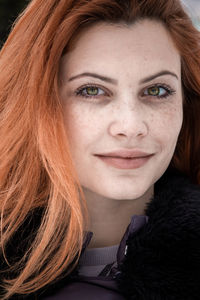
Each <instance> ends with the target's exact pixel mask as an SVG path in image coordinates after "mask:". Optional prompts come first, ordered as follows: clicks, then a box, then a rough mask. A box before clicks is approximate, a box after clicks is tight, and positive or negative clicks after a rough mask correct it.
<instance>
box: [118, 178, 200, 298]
mask: <svg viewBox="0 0 200 300" xmlns="http://www.w3.org/2000/svg"><path fill="white" fill-rule="evenodd" d="M146 215H147V216H149V221H148V223H147V224H146V225H145V226H144V227H142V228H141V229H140V230H139V231H138V232H137V233H134V235H133V236H130V237H129V239H128V242H127V245H128V251H127V254H126V257H125V260H124V262H123V264H122V265H121V267H120V270H121V274H120V275H119V277H118V279H117V282H118V285H119V288H120V289H121V290H122V291H123V293H124V294H125V295H126V299H132V300H133V299H134V300H195V299H198V300H199V299H200V187H199V186H196V185H194V184H191V183H190V182H189V181H188V180H187V179H186V178H185V177H184V176H180V175H178V176H177V174H176V175H174V174H168V173H167V174H166V175H164V176H163V177H162V178H161V179H160V180H159V181H158V183H157V184H156V187H155V197H154V199H153V200H152V201H151V202H150V203H149V205H148V207H147V209H146Z"/></svg>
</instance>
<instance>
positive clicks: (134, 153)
mask: <svg viewBox="0 0 200 300" xmlns="http://www.w3.org/2000/svg"><path fill="white" fill-rule="evenodd" d="M96 155H97V156H110V157H121V158H137V157H147V156H151V155H153V153H147V152H144V151H141V150H131V149H124V150H116V151H111V152H106V153H99V154H96Z"/></svg>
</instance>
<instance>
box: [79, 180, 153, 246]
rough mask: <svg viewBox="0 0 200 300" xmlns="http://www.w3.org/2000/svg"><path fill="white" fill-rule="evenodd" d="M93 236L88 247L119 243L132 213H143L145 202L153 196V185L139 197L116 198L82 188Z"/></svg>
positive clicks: (89, 229)
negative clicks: (130, 198) (129, 198)
mask: <svg viewBox="0 0 200 300" xmlns="http://www.w3.org/2000/svg"><path fill="white" fill-rule="evenodd" d="M83 191H84V194H85V198H86V201H87V206H88V211H89V216H90V223H89V228H88V231H92V232H93V238H92V240H91V242H90V244H89V246H88V248H99V247H107V246H112V245H117V244H119V243H120V241H121V238H122V236H123V234H124V233H125V230H126V228H127V226H128V225H129V223H130V220H131V217H132V215H144V214H145V212H144V211H145V207H146V204H147V203H148V202H149V201H150V199H151V198H152V196H153V186H152V187H151V188H150V189H149V190H148V191H147V192H146V193H145V194H144V195H143V196H142V197H140V198H137V199H132V200H125V199H123V200H116V199H110V198H106V197H104V196H102V195H99V194H98V195H97V194H95V193H93V192H92V191H90V190H88V189H83Z"/></svg>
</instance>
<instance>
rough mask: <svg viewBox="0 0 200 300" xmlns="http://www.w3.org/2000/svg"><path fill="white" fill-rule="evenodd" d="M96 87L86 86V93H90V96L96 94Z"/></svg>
mask: <svg viewBox="0 0 200 300" xmlns="http://www.w3.org/2000/svg"><path fill="white" fill-rule="evenodd" d="M98 90H99V89H98V88H97V87H92V86H91V87H87V88H86V92H87V95H90V96H96V95H98Z"/></svg>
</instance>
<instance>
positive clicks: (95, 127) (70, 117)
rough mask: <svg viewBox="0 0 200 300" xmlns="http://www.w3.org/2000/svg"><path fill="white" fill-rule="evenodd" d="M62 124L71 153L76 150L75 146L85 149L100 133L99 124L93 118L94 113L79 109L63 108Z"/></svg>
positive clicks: (73, 107) (72, 107)
mask: <svg viewBox="0 0 200 300" xmlns="http://www.w3.org/2000/svg"><path fill="white" fill-rule="evenodd" d="M64 122H65V128H66V132H67V135H68V137H69V143H70V144H71V145H72V147H73V151H74V150H75V149H77V146H78V148H81V147H87V145H89V144H90V143H92V141H94V140H95V138H97V137H98V134H99V132H100V131H101V128H100V124H101V122H99V121H98V120H97V118H94V113H92V112H91V111H88V110H84V109H83V108H82V109H81V107H76V106H72V105H71V106H68V107H67V108H65V111H64Z"/></svg>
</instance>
